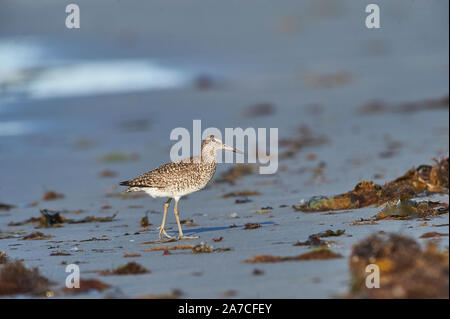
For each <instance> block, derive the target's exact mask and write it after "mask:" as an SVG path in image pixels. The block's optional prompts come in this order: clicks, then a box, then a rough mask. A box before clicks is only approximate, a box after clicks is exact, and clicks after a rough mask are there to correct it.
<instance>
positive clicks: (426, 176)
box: [293, 158, 449, 212]
mask: <svg viewBox="0 0 450 319" xmlns="http://www.w3.org/2000/svg"><path fill="white" fill-rule="evenodd" d="M434 161H435V162H436V164H435V165H434V166H430V165H420V166H419V167H418V168H412V169H410V170H409V171H407V172H406V173H405V174H404V175H403V176H400V177H399V178H397V179H395V180H394V181H391V182H388V183H386V184H384V185H378V184H375V183H374V182H372V181H362V182H361V183H359V184H357V185H356V186H355V188H354V189H353V190H351V191H349V192H347V193H344V194H340V195H337V196H334V197H313V198H312V199H311V200H309V201H307V202H305V203H302V204H301V205H294V206H293V208H294V209H295V210H298V211H303V212H321V211H329V210H343V209H356V208H362V207H367V206H372V205H375V206H379V205H382V204H384V203H386V202H389V201H396V200H399V199H402V198H411V197H414V196H417V195H419V194H422V193H424V192H428V193H448V188H449V186H448V178H449V177H448V175H449V169H448V166H449V160H448V158H445V159H442V160H441V161H438V160H435V159H434Z"/></svg>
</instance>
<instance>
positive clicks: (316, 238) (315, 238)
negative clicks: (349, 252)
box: [294, 229, 345, 247]
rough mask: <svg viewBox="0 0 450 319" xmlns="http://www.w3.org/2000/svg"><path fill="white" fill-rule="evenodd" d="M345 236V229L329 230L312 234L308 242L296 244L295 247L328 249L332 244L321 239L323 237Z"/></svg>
mask: <svg viewBox="0 0 450 319" xmlns="http://www.w3.org/2000/svg"><path fill="white" fill-rule="evenodd" d="M343 234H345V230H343V229H338V230H336V231H333V230H331V229H328V230H326V231H323V232H320V233H317V234H312V235H310V236H309V237H308V240H306V241H303V242H300V241H298V242H296V243H295V244H294V246H314V247H328V245H329V244H330V242H327V241H324V240H322V239H320V238H321V237H332V236H341V235H343Z"/></svg>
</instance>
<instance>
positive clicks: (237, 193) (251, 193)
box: [220, 191, 261, 198]
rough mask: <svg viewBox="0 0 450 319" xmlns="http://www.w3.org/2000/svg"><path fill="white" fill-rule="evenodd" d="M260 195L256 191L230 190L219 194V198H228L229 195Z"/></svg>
mask: <svg viewBox="0 0 450 319" xmlns="http://www.w3.org/2000/svg"><path fill="white" fill-rule="evenodd" d="M259 195H261V193H260V192H258V191H240V192H231V193H226V194H223V195H221V196H220V197H221V198H230V197H247V196H259Z"/></svg>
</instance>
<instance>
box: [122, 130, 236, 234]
mask: <svg viewBox="0 0 450 319" xmlns="http://www.w3.org/2000/svg"><path fill="white" fill-rule="evenodd" d="M220 149H224V150H231V151H234V152H237V151H236V150H235V149H233V148H232V147H231V146H228V145H225V144H223V143H222V141H221V140H220V139H218V138H216V137H214V136H212V135H211V136H210V137H208V138H206V139H205V140H204V141H203V143H202V147H201V154H200V155H199V156H196V157H191V158H189V159H188V160H181V161H178V162H170V163H167V164H164V165H161V166H160V167H158V168H155V169H154V170H151V171H149V172H147V173H144V174H142V175H140V176H138V177H136V178H133V179H130V180H128V181H125V182H122V183H120V185H122V186H128V188H127V190H126V192H134V191H144V192H146V193H147V194H149V195H150V196H152V197H168V198H169V199H168V200H167V201H166V203H165V204H164V213H163V220H162V223H161V226H160V227H159V238H160V239H162V236H165V237H167V238H169V239H170V240H173V239H175V237H173V236H170V235H169V234H167V232H166V231H165V229H164V226H165V223H166V215H167V209H168V208H169V205H170V202H171V200H172V198H173V199H174V200H175V207H174V214H175V218H176V220H177V224H178V233H179V235H178V239H189V238H198V237H196V236H184V235H183V230H182V229H181V223H180V218H179V213H178V201H179V200H180V198H181V197H182V196H185V195H187V194H190V193H193V192H196V191H198V190H200V189H202V188H204V187H205V186H206V184H208V182H209V181H210V180H211V178H212V177H213V176H214V173H215V172H216V166H217V161H216V151H218V150H220Z"/></svg>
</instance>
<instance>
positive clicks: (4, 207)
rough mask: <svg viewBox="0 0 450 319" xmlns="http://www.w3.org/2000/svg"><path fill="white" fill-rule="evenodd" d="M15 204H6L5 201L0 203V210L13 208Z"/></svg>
mask: <svg viewBox="0 0 450 319" xmlns="http://www.w3.org/2000/svg"><path fill="white" fill-rule="evenodd" d="M15 207H16V206H14V205H10V204H6V203H0V210H10V209H12V208H15Z"/></svg>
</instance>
